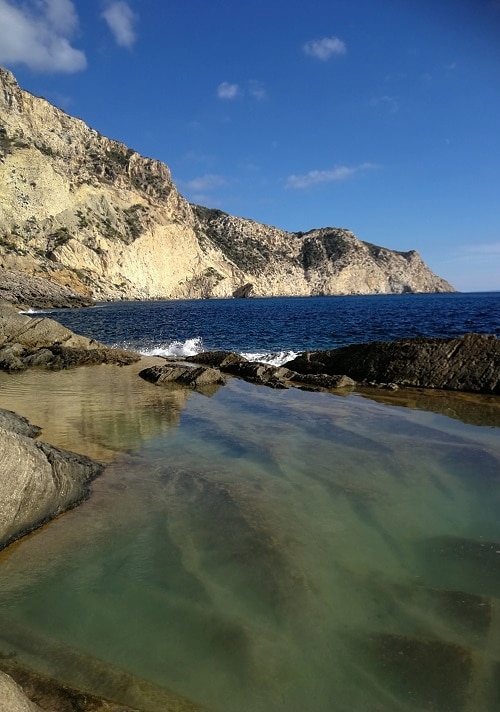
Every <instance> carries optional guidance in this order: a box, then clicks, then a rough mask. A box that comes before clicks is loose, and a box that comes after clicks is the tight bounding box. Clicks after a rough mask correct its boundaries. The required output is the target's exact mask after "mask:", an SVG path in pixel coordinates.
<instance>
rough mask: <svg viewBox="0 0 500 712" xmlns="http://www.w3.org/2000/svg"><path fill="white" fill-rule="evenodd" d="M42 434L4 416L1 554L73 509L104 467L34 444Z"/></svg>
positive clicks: (0, 431)
mask: <svg viewBox="0 0 500 712" xmlns="http://www.w3.org/2000/svg"><path fill="white" fill-rule="evenodd" d="M37 433H38V429H37V428H36V427H35V428H34V427H33V426H31V425H30V424H29V423H28V422H27V421H26V420H25V419H24V418H22V417H20V416H18V415H16V414H15V413H11V412H9V411H0V460H1V462H2V477H1V479H0V549H3V548H4V547H5V546H7V545H8V544H10V543H11V542H12V541H14V540H15V539H18V538H19V537H21V536H23V535H24V534H26V533H27V532H29V531H31V530H33V529H36V528H37V527H39V526H41V525H42V524H43V523H45V522H47V521H48V520H50V519H53V518H54V517H56V516H57V515H58V514H61V512H64V511H66V510H67V509H70V508H71V507H74V506H75V505H76V504H78V503H79V502H81V501H82V500H84V499H85V498H86V497H87V496H88V493H89V486H90V482H91V481H92V480H93V479H95V477H97V476H98V475H99V474H100V473H101V472H102V470H103V467H102V465H100V464H99V463H96V462H94V461H92V460H90V459H89V458H87V457H83V456H82V455H76V454H75V453H71V452H68V451H65V450H60V449H59V448H56V447H53V446H51V445H47V444H46V443H43V442H38V441H35V440H33V437H34V436H35V435H36V434H37Z"/></svg>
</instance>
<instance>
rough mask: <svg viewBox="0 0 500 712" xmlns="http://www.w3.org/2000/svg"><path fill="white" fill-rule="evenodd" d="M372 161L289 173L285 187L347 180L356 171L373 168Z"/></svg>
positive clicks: (305, 186)
mask: <svg viewBox="0 0 500 712" xmlns="http://www.w3.org/2000/svg"><path fill="white" fill-rule="evenodd" d="M375 167H376V166H375V164H373V163H362V164H361V165H360V166H335V167H334V168H330V169H328V170H321V171H317V170H316V171H309V172H308V173H304V174H302V175H291V176H288V178H287V179H286V187H287V188H310V187H311V186H315V185H321V184H323V183H337V182H339V181H344V180H348V179H349V178H352V177H353V176H354V175H356V174H357V173H360V172H362V171H366V170H369V169H371V168H375Z"/></svg>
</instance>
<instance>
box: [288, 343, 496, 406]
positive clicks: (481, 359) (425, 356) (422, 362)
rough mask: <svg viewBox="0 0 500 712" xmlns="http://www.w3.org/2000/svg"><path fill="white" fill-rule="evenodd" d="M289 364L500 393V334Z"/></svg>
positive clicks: (339, 352) (313, 355)
mask: <svg viewBox="0 0 500 712" xmlns="http://www.w3.org/2000/svg"><path fill="white" fill-rule="evenodd" d="M285 365H286V366H287V367H288V368H291V369H294V370H295V371H299V372H300V373H306V374H321V373H326V374H345V375H347V376H350V377H351V378H353V379H355V380H356V381H358V382H359V381H361V382H364V383H375V384H380V383H383V384H390V383H394V384H397V385H398V386H409V387H417V388H440V389H444V390H454V391H466V392H467V391H468V392H472V393H491V394H499V393H500V339H497V338H496V337H495V336H492V335H486V334H465V336H461V337H459V338H446V339H437V338H415V339H398V340H396V341H391V342H387V341H376V342H373V343H369V344H353V345H351V346H345V347H343V348H339V349H334V350H332V351H307V352H305V353H303V354H301V355H300V356H298V357H297V358H295V359H293V360H292V361H289V362H288V363H287V364H285Z"/></svg>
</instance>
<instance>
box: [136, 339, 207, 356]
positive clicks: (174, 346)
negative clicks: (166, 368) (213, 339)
mask: <svg viewBox="0 0 500 712" xmlns="http://www.w3.org/2000/svg"><path fill="white" fill-rule="evenodd" d="M204 350H205V349H204V346H203V341H202V339H201V337H200V336H196V337H195V338H193V339H186V340H185V341H168V342H166V343H164V344H159V345H158V346H152V347H151V348H144V349H140V352H139V353H141V354H142V355H143V356H194V355H195V354H199V353H200V352H201V351H204Z"/></svg>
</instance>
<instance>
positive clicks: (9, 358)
mask: <svg viewBox="0 0 500 712" xmlns="http://www.w3.org/2000/svg"><path fill="white" fill-rule="evenodd" d="M138 360H139V355H138V354H135V353H132V352H128V351H123V350H117V349H111V348H109V347H107V346H105V345H104V344H101V343H100V342H98V341H95V340H93V339H88V338H86V337H83V336H78V335H76V334H74V333H73V332H71V331H70V330H69V329H66V328H65V327H63V326H61V325H60V324H58V323H57V322H55V321H53V320H52V319H48V318H44V317H40V316H36V317H35V318H31V317H29V316H27V315H24V314H19V313H18V312H17V310H16V309H15V308H14V307H12V306H9V305H0V370H3V371H7V372H10V373H12V372H16V371H20V370H25V369H28V368H45V369H52V370H54V369H56V370H57V369H66V368H72V367H75V366H79V365H93V364H118V365H127V364H131V363H133V362H136V361H138ZM139 375H141V377H142V378H144V379H146V380H148V381H150V382H153V383H157V384H158V385H166V386H168V385H172V384H173V387H174V388H179V387H184V388H186V387H188V388H192V389H195V390H199V391H201V392H202V393H203V392H208V394H210V392H213V389H217V388H219V387H220V386H223V385H224V383H225V382H226V379H227V377H237V378H242V379H244V380H246V381H249V382H250V383H253V384H259V385H265V386H268V387H272V388H288V387H296V388H300V389H305V390H313V391H333V390H335V391H336V392H340V393H342V392H344V393H345V392H350V391H352V390H353V389H354V388H359V387H360V386H361V387H363V386H366V385H369V386H377V387H378V388H380V387H382V388H389V389H394V390H396V389H398V388H401V389H405V388H410V389H411V388H418V389H421V390H425V389H443V390H448V391H450V390H451V391H461V392H469V393H477V394H489V395H490V396H495V395H498V394H499V393H500V340H499V339H497V338H496V337H495V336H491V335H478V334H467V335H465V336H463V337H460V338H455V339H401V340H398V341H395V342H390V343H387V342H375V343H372V344H358V345H353V346H349V347H345V348H341V349H336V350H332V351H316V352H305V353H304V354H301V355H300V356H299V357H298V358H297V359H294V360H293V361H291V362H289V363H287V364H285V365H284V366H282V367H275V366H271V365H269V364H262V363H255V362H249V361H247V360H246V359H244V358H243V357H241V356H240V355H238V354H234V353H231V352H225V351H217V352H206V353H201V354H197V355H196V356H191V357H187V358H185V359H183V361H182V362H180V361H179V360H177V361H170V362H169V361H163V362H162V361H160V360H159V361H158V364H157V365H155V366H152V367H149V368H146V369H143V370H142V371H141V372H140V374H139ZM477 397H480V396H477ZM39 434H40V428H39V427H37V426H35V425H32V424H30V423H29V422H28V421H27V420H26V419H25V418H23V417H21V416H19V415H16V414H15V413H13V412H11V411H7V410H0V452H1V453H2V462H3V478H2V482H1V483H0V515H1V516H0V549H2V548H5V547H7V546H8V545H9V544H11V543H12V542H14V541H15V540H17V539H19V538H20V537H22V536H24V535H25V534H26V533H28V532H30V531H32V530H33V529H35V528H37V527H39V526H41V525H43V524H44V523H46V522H48V521H49V520H50V519H52V518H54V517H56V516H58V515H59V514H61V513H62V512H64V511H66V510H68V509H70V508H72V507H74V506H76V505H78V504H79V503H80V502H82V501H83V500H84V499H85V498H87V497H88V496H89V493H90V486H91V483H92V481H93V480H94V479H95V478H96V477H98V476H99V475H100V474H101V473H102V472H103V470H104V465H103V464H101V463H99V462H96V461H94V460H91V459H89V458H87V457H84V456H82V455H77V454H75V453H72V452H68V451H67V450H63V449H60V448H57V447H54V446H52V445H49V444H46V443H43V442H40V441H38V440H36V439H35V438H37V436H38V435H39ZM0 669H3V670H4V672H5V673H7V674H8V675H11V676H12V677H13V678H14V680H16V681H17V682H18V683H20V684H21V685H24V684H25V682H23V681H26V680H28V678H29V675H28V673H27V672H26V671H23V670H22V669H21V668H16V665H14V664H12V663H10V662H9V661H8V660H4V661H0ZM8 675H5V674H3V673H0V710H3V709H5V710H9V712H21V711H25V712H36V711H38V710H39V709H50V710H52V711H53V712H54V710H59V709H60V710H62V711H64V712H66V711H67V712H73V710H74V711H76V710H83V711H85V710H101V709H102V710H117V711H118V710H128V709H132V708H130V707H126V706H123V705H121V706H120V705H115V703H112V702H110V701H106V700H100V701H98V700H97V698H92V696H90V695H87V694H86V693H85V694H84V693H79V692H78V691H76V690H73V691H69V692H68V689H67V688H65V687H64V686H59V687H60V689H59V692H57V691H56V692H54V690H55V689H56V688H57V686H58V683H56V682H55V681H52V687H53V689H52V688H51V689H52V692H51V693H50V694H51V695H52V697H50V700H52V701H51V702H50V703H49V702H48V701H47V700H48V699H49V698H47V697H45V698H44V697H43V695H41V693H40V689H41V688H40V685H41V687H42V688H43V686H44V685H45V684H46V683H43V684H42V683H41V682H39V683H37V684H35V683H33V679H34V678H36V675H34V677H33V678H31V680H32V681H31V683H29V685H31V686H30V688H29V690H30V691H31V692H29V695H28V697H25V696H24V695H23V693H22V691H21V689H20V688H19V687H17V686H16V684H15V683H14V682H13V681H12V680H11V678H9V677H8ZM26 684H27V683H26ZM47 684H48V683H47ZM37 685H38V686H37ZM63 688H64V689H63ZM36 690H38V692H37V691H36ZM37 695H39V696H38V697H37ZM40 695H41V697H40ZM78 695H83V696H84V697H85V699H86V700H87V701H88V704H87V703H86V704H87V706H85V705H84V704H83V702H82V701H81V699H80V698H78ZM65 696H66V697H65ZM77 698H78V699H80V702H78V704H77V703H76V702H75V700H77ZM54 699H59V701H60V706H57V704H56V703H55V702H54ZM61 700H65V702H64V704H63V703H62V702H61ZM71 700H73V701H71ZM38 704H40V705H41V706H40V707H39V706H38ZM176 704H177V702H176V703H175V704H173V706H172V707H163V708H162V709H172V710H173V709H179V710H180V709H186V710H188V709H192V710H194V709H195V707H194V706H193V705H192V704H191V703H190V702H189V701H184V702H183V704H182V705H180V706H175V705H176ZM179 704H180V703H179ZM2 705H4V706H3V707H2ZM5 705H6V706H5ZM47 705H49V706H47ZM99 705H100V706H99Z"/></svg>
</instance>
